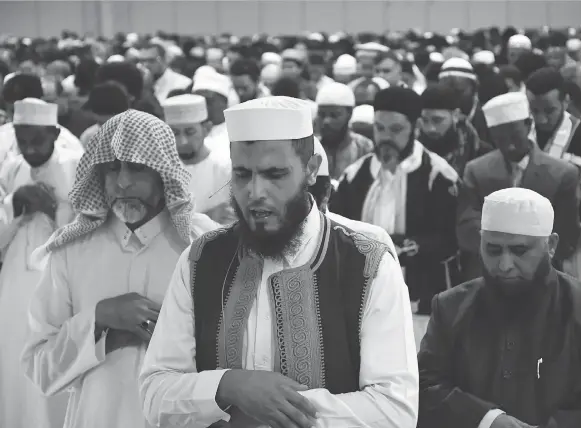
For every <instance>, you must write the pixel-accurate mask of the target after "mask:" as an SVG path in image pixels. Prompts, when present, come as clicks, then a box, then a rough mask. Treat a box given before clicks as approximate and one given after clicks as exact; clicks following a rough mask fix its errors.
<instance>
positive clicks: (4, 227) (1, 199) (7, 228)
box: [0, 158, 22, 251]
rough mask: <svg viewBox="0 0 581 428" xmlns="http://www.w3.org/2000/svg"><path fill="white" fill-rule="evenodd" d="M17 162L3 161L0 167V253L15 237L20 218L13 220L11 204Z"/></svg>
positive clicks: (12, 160) (9, 159) (11, 160)
mask: <svg viewBox="0 0 581 428" xmlns="http://www.w3.org/2000/svg"><path fill="white" fill-rule="evenodd" d="M18 169H19V168H18V162H17V160H16V159H14V158H7V159H5V160H4V162H3V164H2V167H0V251H2V250H4V249H5V248H6V247H8V245H10V243H11V242H12V239H13V238H14V236H15V235H16V232H17V231H18V227H19V226H20V222H21V221H22V216H20V217H17V218H14V206H13V204H12V197H13V192H14V191H15V190H16V189H15V188H14V178H15V176H16V174H17V173H18Z"/></svg>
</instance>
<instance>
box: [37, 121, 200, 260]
mask: <svg viewBox="0 0 581 428" xmlns="http://www.w3.org/2000/svg"><path fill="white" fill-rule="evenodd" d="M116 159H118V160H120V161H124V162H132V163H139V164H143V165H146V166H148V167H149V168H151V169H153V170H155V171H157V172H158V173H159V175H160V176H161V179H162V180H163V185H164V193H165V203H166V206H167V208H168V210H169V212H170V215H171V219H172V222H173V224H174V226H175V227H176V229H177V231H178V233H179V234H180V236H181V237H182V238H183V239H184V241H185V242H186V243H188V244H189V243H190V241H191V219H192V216H193V214H194V204H193V202H192V200H191V196H190V193H189V191H188V185H189V182H190V179H191V175H190V174H189V172H188V171H187V170H186V169H185V168H184V167H183V165H182V162H181V160H180V158H179V156H178V153H177V150H176V146H175V137H174V134H173V132H172V130H171V129H170V128H169V126H167V125H166V124H165V123H164V122H162V121H161V120H159V119H157V118H156V117H154V116H152V115H150V114H147V113H143V112H139V111H136V110H128V111H126V112H123V113H121V114H118V115H117V116H114V117H113V118H111V119H110V120H108V121H107V122H106V123H105V124H104V125H103V126H102V127H101V128H100V130H99V132H98V133H97V134H96V135H95V136H94V137H93V138H92V139H91V140H90V142H89V144H87V150H86V152H85V153H84V154H83V157H82V158H81V160H80V162H79V166H78V167H77V174H76V177H75V184H74V186H73V189H72V190H71V192H70V193H69V199H70V202H71V204H72V206H73V208H74V209H75V212H77V217H76V218H75V220H74V221H73V222H72V223H70V224H68V225H66V226H64V227H62V228H60V229H58V230H57V231H56V232H55V233H54V234H53V236H52V237H51V238H50V239H49V240H48V242H47V243H46V245H45V246H44V249H45V251H47V252H51V251H53V250H55V249H57V248H59V247H62V246H64V245H66V244H68V243H70V242H72V241H74V240H76V239H78V238H79V237H81V236H83V235H86V234H88V233H90V232H92V231H93V230H95V229H97V228H98V227H99V226H101V225H102V224H103V223H104V222H105V220H106V219H107V215H108V213H109V211H110V207H109V204H108V203H107V198H106V196H105V191H104V189H103V184H102V180H101V178H100V176H99V173H98V171H97V168H96V167H97V166H98V165H99V164H103V163H107V162H112V161H114V160H116Z"/></svg>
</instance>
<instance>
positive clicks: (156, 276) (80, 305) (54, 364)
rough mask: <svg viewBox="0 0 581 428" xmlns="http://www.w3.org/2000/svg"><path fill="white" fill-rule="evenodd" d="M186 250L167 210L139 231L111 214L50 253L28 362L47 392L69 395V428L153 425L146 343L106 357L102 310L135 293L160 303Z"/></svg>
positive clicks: (33, 313) (34, 306) (35, 306)
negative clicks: (146, 391)
mask: <svg viewBox="0 0 581 428" xmlns="http://www.w3.org/2000/svg"><path fill="white" fill-rule="evenodd" d="M184 247H185V244H184V243H183V241H182V240H181V239H180V237H179V235H178V233H177V231H176V229H175V227H174V226H173V225H172V223H171V221H170V217H169V214H168V213H167V211H163V212H162V213H160V214H159V215H158V216H157V217H155V218H154V219H152V220H151V221H149V222H148V223H146V224H145V225H143V226H142V227H140V228H139V229H137V230H135V231H134V232H131V230H129V229H128V228H127V227H126V226H125V224H124V223H122V222H121V221H120V220H118V219H117V217H115V216H114V215H111V216H110V217H109V218H108V220H107V222H106V223H105V224H104V225H103V226H101V227H100V228H98V229H96V230H95V231H94V232H92V233H91V234H90V235H87V236H86V237H83V238H80V239H78V240H77V241H73V242H72V243H71V244H69V245H67V246H65V247H63V248H61V249H58V250H56V251H55V252H53V253H51V255H50V257H49V260H48V265H47V267H46V268H45V270H44V272H43V274H42V278H41V280H40V283H39V285H38V287H37V289H36V291H35V293H34V296H33V299H32V302H31V305H30V313H29V319H28V326H29V329H30V336H29V339H28V341H27V344H26V347H25V349H24V352H23V355H22V364H23V366H24V370H25V373H26V375H27V376H28V377H29V378H30V379H31V380H33V382H34V383H35V384H36V385H38V386H39V387H40V389H41V390H42V392H43V393H44V394H46V395H53V394H57V393H59V392H61V391H65V390H68V391H70V400H69V404H68V408H67V413H66V420H65V424H64V428H73V427H74V428H103V427H107V428H125V427H131V428H145V427H149V425H148V424H147V422H146V420H145V418H144V416H143V413H142V411H141V404H140V402H139V398H138V393H137V375H138V373H139V369H140V367H141V363H142V360H143V357H144V355H145V345H142V346H139V347H127V348H122V349H118V350H116V351H114V352H111V353H109V354H107V355H106V354H105V341H106V337H107V333H105V334H103V335H102V336H101V337H100V339H99V340H98V341H97V343H95V336H94V334H95V307H96V305H97V303H98V302H99V301H101V300H103V299H106V298H109V297H114V296H118V295H121V294H125V293H130V292H136V293H139V294H141V295H143V296H146V297H148V298H149V299H151V300H153V301H156V302H158V303H161V302H162V300H163V296H164V294H165V291H166V288H167V286H168V284H169V281H170V278H171V275H172V272H173V270H174V267H175V264H176V261H177V260H178V258H179V255H180V253H181V252H182V251H183V249H184ZM31 427H32V425H31V426H29V427H27V428H31Z"/></svg>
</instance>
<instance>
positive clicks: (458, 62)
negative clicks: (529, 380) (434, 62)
mask: <svg viewBox="0 0 581 428" xmlns="http://www.w3.org/2000/svg"><path fill="white" fill-rule="evenodd" d="M443 77H463V78H465V79H471V80H476V74H475V73H474V68H472V64H470V62H468V60H466V59H464V58H450V59H449V60H447V61H446V62H445V63H444V64H442V70H441V71H440V74H439V75H438V78H439V79H441V78H443Z"/></svg>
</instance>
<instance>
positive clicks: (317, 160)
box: [307, 153, 323, 186]
mask: <svg viewBox="0 0 581 428" xmlns="http://www.w3.org/2000/svg"><path fill="white" fill-rule="evenodd" d="M322 161H323V158H322V157H321V155H320V154H318V153H314V154H313V156H311V158H310V159H309V161H308V162H307V184H308V185H309V186H313V185H314V184H315V183H316V182H317V173H318V172H319V167H320V166H321V162H322Z"/></svg>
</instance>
